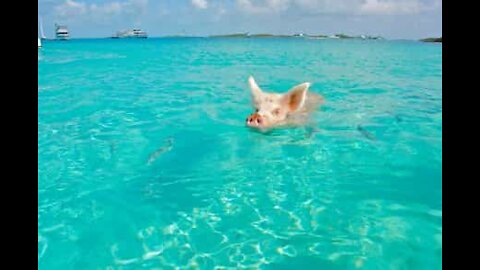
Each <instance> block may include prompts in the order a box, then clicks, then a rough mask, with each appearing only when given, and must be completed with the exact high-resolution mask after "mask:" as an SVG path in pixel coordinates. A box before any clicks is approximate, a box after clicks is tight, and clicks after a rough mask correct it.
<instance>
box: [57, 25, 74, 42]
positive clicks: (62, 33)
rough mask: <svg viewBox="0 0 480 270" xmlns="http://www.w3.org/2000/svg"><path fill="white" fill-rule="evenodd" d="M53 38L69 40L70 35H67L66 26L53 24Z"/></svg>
mask: <svg viewBox="0 0 480 270" xmlns="http://www.w3.org/2000/svg"><path fill="white" fill-rule="evenodd" d="M55 36H56V37H57V39H58V40H68V39H70V34H69V33H68V28H67V26H65V25H58V24H55Z"/></svg>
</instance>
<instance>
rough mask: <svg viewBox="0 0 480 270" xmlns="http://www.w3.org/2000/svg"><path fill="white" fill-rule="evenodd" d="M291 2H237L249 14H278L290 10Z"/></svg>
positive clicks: (280, 0)
mask: <svg viewBox="0 0 480 270" xmlns="http://www.w3.org/2000/svg"><path fill="white" fill-rule="evenodd" d="M290 2H291V0H265V1H262V3H256V4H254V3H252V1H251V0H237V1H236V3H237V6H238V7H239V8H240V9H241V10H243V11H245V12H247V13H270V12H273V13H276V12H282V11H285V10H287V9H288V7H289V5H290Z"/></svg>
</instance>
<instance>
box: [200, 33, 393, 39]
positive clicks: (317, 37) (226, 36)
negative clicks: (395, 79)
mask: <svg viewBox="0 0 480 270" xmlns="http://www.w3.org/2000/svg"><path fill="white" fill-rule="evenodd" d="M209 37H211V38H279V37H280V38H306V39H328V38H338V39H384V38H383V37H380V36H367V35H360V36H349V35H345V34H335V35H319V34H317V35H310V34H303V33H300V34H293V35H275V34H249V33H234V34H226V35H211V36H209Z"/></svg>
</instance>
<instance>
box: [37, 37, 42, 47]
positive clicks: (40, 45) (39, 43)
mask: <svg viewBox="0 0 480 270" xmlns="http://www.w3.org/2000/svg"><path fill="white" fill-rule="evenodd" d="M41 47H42V41H41V40H40V38H38V48H41Z"/></svg>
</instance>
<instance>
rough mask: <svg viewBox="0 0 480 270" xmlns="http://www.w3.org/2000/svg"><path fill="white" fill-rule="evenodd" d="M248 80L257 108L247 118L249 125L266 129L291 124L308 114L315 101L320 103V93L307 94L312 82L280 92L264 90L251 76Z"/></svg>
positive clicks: (254, 104)
mask: <svg viewBox="0 0 480 270" xmlns="http://www.w3.org/2000/svg"><path fill="white" fill-rule="evenodd" d="M248 82H249V85H250V89H251V93H252V101H253V106H254V108H255V112H254V113H252V114H250V115H249V116H248V117H247V119H246V125H247V126H248V127H252V128H257V129H260V130H265V129H269V128H273V127H276V126H281V125H285V124H291V123H292V121H297V120H298V119H299V118H302V117H301V116H304V115H306V114H307V112H308V111H309V107H312V106H311V105H312V104H313V103H318V102H316V101H317V100H320V99H318V97H320V96H318V95H317V96H312V95H314V94H308V95H307V92H308V88H309V87H310V83H302V84H299V85H297V86H295V87H293V88H292V89H290V90H289V91H288V92H287V93H284V94H279V93H268V92H264V91H262V90H261V89H260V87H258V85H257V83H256V82H255V80H254V79H253V77H251V76H250V77H249V78H248ZM307 99H308V100H307ZM308 101H310V102H308ZM318 104H319V103H318ZM313 107H315V106H313ZM313 107H312V108H313ZM298 116H300V117H298ZM294 119H296V120H294Z"/></svg>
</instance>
